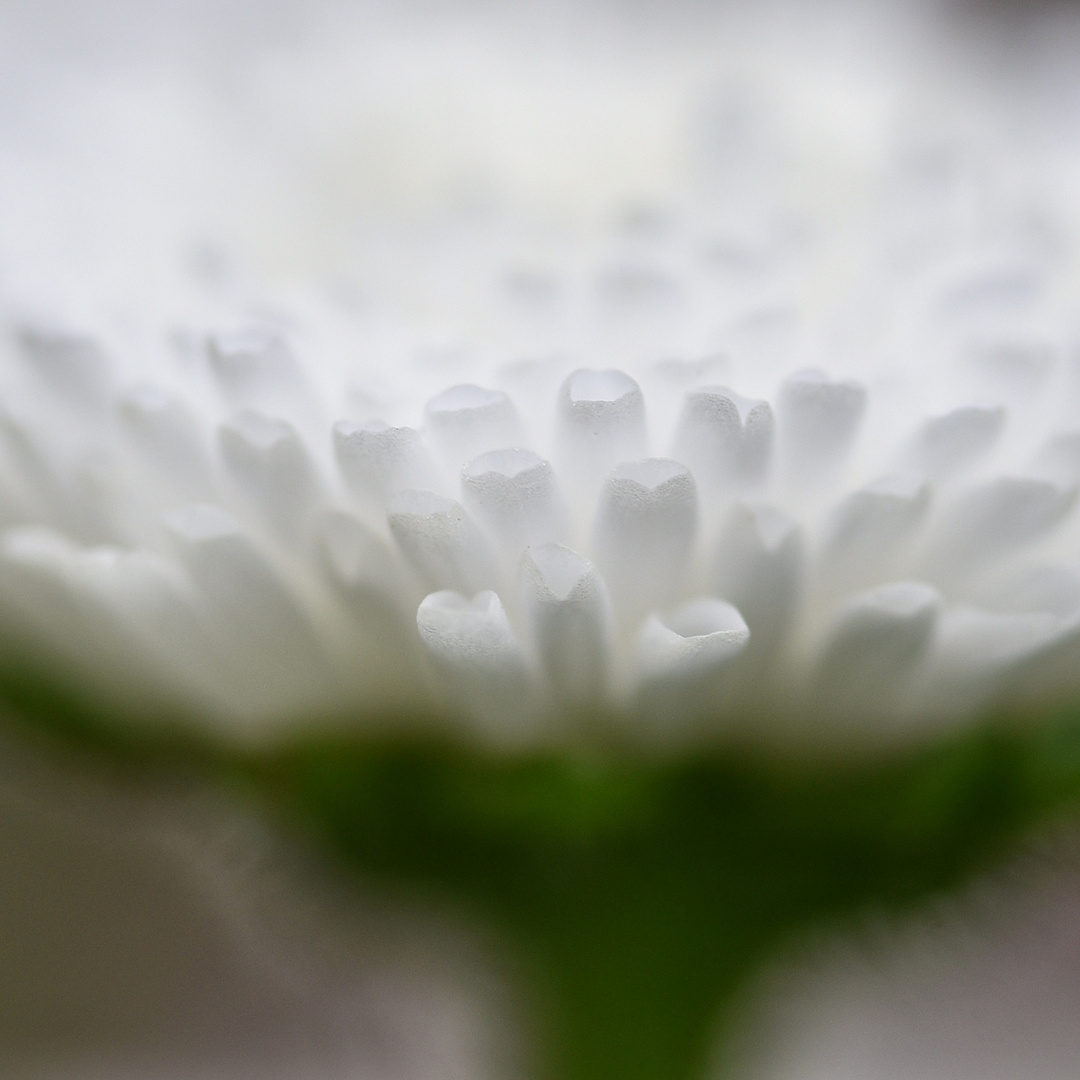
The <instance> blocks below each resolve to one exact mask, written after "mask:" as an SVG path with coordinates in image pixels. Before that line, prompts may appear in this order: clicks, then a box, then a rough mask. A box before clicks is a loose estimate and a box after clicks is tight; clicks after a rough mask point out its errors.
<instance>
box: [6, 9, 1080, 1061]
mask: <svg viewBox="0 0 1080 1080" xmlns="http://www.w3.org/2000/svg"><path fill="white" fill-rule="evenodd" d="M17 10H18V9H17ZM214 11H215V12H217V9H216V8H215V9H214ZM829 11H830V17H829V18H825V19H823V20H822V21H821V22H820V23H817V22H815V20H814V19H813V18H811V17H809V16H808V14H807V13H806V12H799V11H796V10H793V9H790V8H788V7H786V6H784V5H775V6H770V8H769V10H768V12H767V13H764V14H762V15H760V16H757V17H755V18H753V19H747V20H745V21H744V20H740V19H738V18H736V16H735V15H734V14H730V13H729V14H726V15H712V14H709V13H706V12H698V11H694V10H691V9H690V8H687V9H685V10H684V11H683V12H682V15H681V17H680V18H679V19H678V20H674V19H669V20H661V19H658V17H657V16H656V15H655V13H650V12H648V11H644V12H637V13H630V12H622V13H613V12H608V13H606V14H602V13H600V12H591V13H587V14H581V13H577V14H575V13H574V12H571V11H569V10H564V9H562V8H560V7H558V6H556V7H553V8H551V9H549V10H547V11H546V12H545V13H544V16H543V17H541V16H540V15H539V14H538V13H532V14H521V15H520V17H519V16H509V15H506V16H500V17H498V18H497V17H495V16H494V15H490V16H488V17H486V18H484V19H477V18H476V17H475V16H474V15H467V16H464V17H463V16H461V14H460V13H457V12H455V13H449V12H447V11H444V10H438V11H423V10H421V9H415V10H413V9H409V10H405V11H403V12H398V13H395V14H393V15H391V14H388V13H379V12H376V11H374V10H363V11H360V12H346V11H344V10H342V9H339V8H338V7H336V6H335V5H333V4H329V3H328V4H327V5H325V7H319V8H318V9H317V10H316V11H314V12H313V13H311V14H308V15H304V16H303V17H301V15H300V13H299V11H298V10H293V9H292V8H289V7H285V8H282V9H281V10H280V11H276V14H275V16H274V17H273V18H271V13H270V12H266V13H256V12H255V11H252V10H248V9H247V8H246V7H244V5H238V6H237V7H236V8H231V7H226V8H225V9H222V12H221V13H218V14H214V15H213V16H211V14H210V10H209V9H206V10H203V9H202V8H200V7H199V6H198V5H192V6H191V7H190V8H185V9H184V10H182V11H180V12H177V13H173V14H170V15H167V16H154V17H150V16H147V15H146V14H145V13H142V12H141V9H140V10H139V11H138V12H130V13H126V14H121V13H120V9H119V8H117V9H116V11H115V12H112V13H111V14H110V17H109V18H108V19H106V20H105V21H106V23H107V25H108V27H109V33H106V34H104V35H101V36H100V37H95V35H94V28H95V27H96V26H97V24H98V20H97V9H96V8H95V9H94V11H93V12H91V11H90V9H84V8H82V7H79V6H78V5H76V6H75V7H74V8H73V9H72V12H71V15H72V18H73V20H74V26H75V31H74V33H73V38H72V39H71V40H68V39H67V38H66V37H65V36H64V35H62V34H59V33H57V28H56V26H54V25H53V24H52V23H51V22H50V21H49V19H48V16H39V15H35V14H34V13H33V12H31V11H30V10H29V9H28V10H27V11H21V10H20V11H19V15H18V16H16V15H12V16H11V17H10V19H9V21H10V24H11V27H12V30H11V34H10V35H9V40H11V41H13V42H14V43H15V44H14V45H13V47H12V48H11V59H12V69H11V70H12V74H11V75H10V76H8V77H9V78H10V79H11V81H12V84H13V86H14V88H15V89H16V91H17V94H16V95H15V96H20V95H23V96H26V97H27V98H28V100H29V101H30V102H31V103H32V105H33V108H32V109H30V110H28V111H24V110H19V111H18V112H16V113H14V114H12V115H8V116H6V117H5V118H4V123H5V128H6V131H7V132H8V133H9V134H8V140H7V147H6V149H5V150H4V153H3V155H2V157H0V184H2V186H3V188H2V189H3V191H4V202H5V205H6V206H7V207H8V208H9V209H8V210H7V211H6V213H5V216H4V221H3V226H2V228H3V235H2V239H3V243H4V254H3V258H4V261H3V264H2V265H0V312H2V315H3V319H4V321H5V325H6V328H7V335H6V338H5V341H4V350H3V355H2V357H0V524H2V531H0V632H2V634H3V645H4V654H3V655H4V662H3V666H2V670H0V678H2V682H3V689H4V693H5V696H6V698H7V700H8V701H9V703H10V704H11V705H12V706H13V707H14V710H15V711H16V712H21V713H23V714H24V715H25V716H27V717H29V718H31V719H33V720H34V721H35V722H36V723H38V724H39V725H41V726H50V725H51V726H52V727H53V728H56V729H60V730H62V731H65V732H67V733H68V734H69V735H72V736H74V737H76V738H82V739H93V740H96V741H97V742H99V743H101V742H103V741H104V742H105V743H107V744H108V745H109V746H111V747H113V748H114V750H115V752H118V753H125V752H130V751H131V749H132V748H138V749H139V750H140V751H146V750H147V749H148V748H149V752H151V753H156V754H159V755H160V754H161V753H163V752H166V751H168V752H172V753H176V754H182V755H184V756H185V757H186V758H191V757H194V758H195V759H198V760H200V761H202V762H203V763H204V764H205V763H206V762H213V763H214V766H213V767H214V768H217V769H220V770H224V772H225V773H226V774H227V775H228V776H230V777H232V778H233V780H234V781H236V780H242V782H243V783H244V784H245V786H248V787H253V788H255V789H257V790H259V791H261V792H263V793H264V794H267V793H268V794H269V796H270V801H271V803H272V804H274V805H275V806H276V807H277V808H278V809H279V810H281V809H285V810H286V812H297V811H298V812H300V813H302V814H303V815H304V816H305V817H306V819H307V820H308V821H309V823H310V822H311V821H312V820H315V821H317V823H318V827H319V828H321V829H323V830H324V832H325V835H326V836H328V837H329V838H330V839H331V840H332V841H333V842H334V843H336V844H337V845H338V846H339V847H340V848H342V849H343V850H344V851H345V852H347V853H348V854H349V855H350V856H352V857H353V859H354V860H355V862H356V863H357V864H358V865H359V866H361V867H362V868H364V869H366V870H368V871H371V872H376V873H384V874H386V875H388V876H390V877H396V878H406V879H408V880H410V881H412V882H414V883H416V884H418V885H420V886H422V887H425V888H430V889H432V890H434V891H436V892H440V893H447V894H450V895H453V896H454V897H456V898H457V899H458V900H459V901H462V902H464V903H466V904H467V905H471V906H472V907H473V908H474V909H476V910H479V911H482V913H483V914H484V915H485V917H489V918H490V919H491V920H492V922H493V924H495V925H497V926H498V927H499V928H500V929H501V930H502V931H503V932H505V933H507V935H508V936H514V937H516V939H517V940H518V941H519V942H520V943H523V948H522V955H524V956H525V957H526V960H525V966H526V968H527V969H528V970H529V971H530V972H531V973H532V975H533V976H534V978H533V984H534V985H535V986H536V987H537V988H538V989H537V991H536V993H537V996H538V998H544V999H545V1000H550V1001H551V1002H552V1003H553V1004H551V1005H550V1006H549V1015H548V1021H549V1023H550V1025H551V1027H552V1028H553V1030H557V1031H559V1032H560V1033H561V1036H560V1037H561V1039H562V1043H561V1045H560V1046H559V1047H558V1049H556V1050H553V1051H551V1055H550V1060H548V1059H547V1058H544V1061H545V1066H544V1067H547V1068H549V1070H551V1071H552V1073H553V1075H558V1076H564V1077H566V1078H570V1077H578V1078H581V1080H584V1078H586V1077H591V1078H594V1080H596V1078H599V1077H602V1076H607V1075H611V1076H615V1075H619V1076H622V1077H632V1076H642V1077H645V1076H653V1075H661V1074H663V1075H668V1076H682V1075H691V1074H692V1073H693V1072H694V1071H695V1070H696V1069H698V1068H700V1067H701V1063H702V1060H703V1057H702V1055H703V1053H704V1049H703V1048H704V1047H705V1046H706V1044H707V1031H708V1027H709V1024H710V1023H711V1022H712V1018H713V1017H714V1014H715V1011H716V1008H717V1004H718V1002H719V1001H721V1000H722V999H723V998H724V996H725V994H726V993H727V989H726V988H727V987H728V986H729V985H730V984H731V983H732V982H733V981H734V980H737V979H738V978H739V977H741V975H742V974H743V973H744V972H745V971H746V970H747V969H748V968H749V967H750V966H751V965H752V964H753V963H754V962H756V960H757V958H758V957H759V956H760V953H761V950H762V949H764V948H765V947H766V945H767V943H769V942H772V941H773V940H775V939H776V937H777V935H779V934H781V933H785V932H788V931H789V929H790V928H791V927H792V926H794V925H796V924H798V923H800V922H805V921H806V920H808V919H811V918H817V917H821V916H823V915H825V914H829V913H833V912H836V911H838V910H841V909H845V908H848V907H851V906H854V905H857V904H860V903H864V902H866V901H868V900H873V899H884V900H887V901H893V900H901V899H907V898H913V897H914V896H917V895H919V894H921V893H923V892H925V891H926V890H928V889H932V888H937V887H940V886H942V885H944V884H946V883H948V882H950V881H951V880H953V879H954V878H955V876H956V875H958V874H960V873H961V872H963V871H965V870H966V869H967V868H969V867H970V866H971V865H974V864H976V863H977V862H978V860H980V859H982V858H984V857H985V856H986V855H987V854H988V853H989V852H990V851H992V850H994V849H995V845H997V844H999V843H1000V842H1001V840H1002V839H1003V838H1005V837H1007V836H1008V835H1011V834H1012V832H1014V831H1015V830H1017V829H1019V828H1021V827H1023V826H1024V825H1025V824H1026V823H1027V822H1029V821H1030V820H1032V819H1034V818H1037V817H1038V815H1039V814H1040V813H1044V812H1046V811H1047V810H1048V808H1049V807H1051V806H1055V805H1057V804H1058V802H1059V800H1060V799H1062V798H1064V797H1065V796H1066V795H1067V794H1069V793H1070V792H1071V791H1072V786H1073V783H1074V779H1075V776H1074V772H1075V770H1071V769H1070V768H1069V767H1067V766H1066V765H1064V764H1063V762H1062V759H1061V758H1060V755H1056V754H1055V752H1054V750H1053V749H1052V748H1048V746H1047V740H1048V739H1049V738H1050V737H1051V735H1048V734H1047V733H1051V734H1052V735H1053V736H1054V737H1056V736H1057V733H1059V732H1060V730H1061V724H1060V723H1059V722H1057V721H1053V722H1052V720H1051V718H1052V717H1053V716H1055V715H1056V714H1060V713H1061V711H1062V710H1063V709H1064V708H1065V707H1067V706H1068V705H1069V704H1070V703H1071V702H1073V701H1075V699H1076V695H1077V691H1078V689H1080V687H1078V686H1077V682H1078V679H1080V675H1078V672H1080V663H1078V662H1077V661H1078V660H1080V563H1078V560H1077V558H1076V551H1077V539H1078V530H1080V514H1078V513H1077V512H1076V504H1077V497H1078V485H1080V425H1078V424H1077V422H1076V420H1075V416H1076V412H1077V407H1078V404H1080V369H1078V368H1077V364H1076V349H1077V339H1076V331H1077V325H1076V319H1075V310H1074V305H1073V292H1074V289H1075V283H1076V274H1077V260H1076V246H1075V228H1076V213H1075V209H1074V207H1073V205H1072V201H1071V198H1070V194H1071V190H1072V185H1073V184H1074V182H1075V178H1076V177H1075V173H1076V168H1077V164H1078V159H1077V158H1076V155H1075V151H1074V150H1073V149H1072V147H1071V144H1070V142H1069V141H1068V136H1069V135H1070V134H1071V132H1072V131H1073V126H1074V114H1073V110H1074V107H1075V102H1076V100H1077V97H1076V95H1077V89H1078V87H1077V85H1076V80H1075V77H1074V76H1073V75H1072V72H1071V70H1070V69H1069V68H1068V66H1067V65H1065V64H1058V63H1055V62H1053V56H1052V55H1051V53H1050V50H1049V49H1046V50H1044V51H1043V53H1042V54H1040V55H1041V56H1045V57H1048V59H1046V60H1045V63H1043V64H1042V66H1041V68H1040V71H1039V76H1040V77H1039V79H1037V80H1030V79H1026V78H1025V79H1024V80H1021V78H1020V75H1021V74H1025V75H1026V73H1028V72H1029V70H1030V69H1029V68H1028V67H1027V66H1024V65H1018V70H1017V73H1016V76H1015V83H1014V82H1009V81H1007V80H1004V79H1003V80H1001V81H995V80H991V79H990V78H989V77H988V76H987V74H986V73H985V72H983V71H981V70H980V66H979V61H980V56H981V55H984V54H983V53H980V52H978V51H977V50H976V51H973V50H968V49H966V48H965V47H964V44H963V42H962V41H956V40H953V38H952V37H950V36H949V35H948V34H947V33H946V34H944V39H943V41H942V43H941V44H939V45H937V46H935V45H932V44H930V41H931V40H932V34H931V31H932V30H933V29H934V28H935V27H936V28H939V29H941V28H943V27H944V26H945V25H946V24H945V22H944V16H943V15H942V14H940V13H937V14H935V12H934V11H933V10H930V9H928V10H927V11H925V12H921V13H916V14H912V13H907V14H905V13H903V12H901V11H898V10H893V8H892V7H890V6H887V5H871V6H869V7H867V8H866V9H865V10H860V11H856V12H850V11H849V12H845V13H843V14H842V16H838V15H837V14H836V13H835V12H832V10H831V9H829ZM114 15H115V18H113V16H114ZM264 16H265V17H264ZM211 17H212V18H214V19H217V20H218V21H219V24H218V25H217V26H216V27H215V28H214V29H213V30H211V29H210V28H209V26H208V25H207V23H206V21H205V20H208V19H210V18H211ZM80 20H88V21H87V22H86V25H85V26H83V25H82V23H81V21H80ZM83 31H87V32H88V34H89V41H87V40H84V39H83V37H82V33H83ZM123 33H126V34H127V35H128V37H129V40H123V38H122V37H121V36H120V35H121V34H123ZM211 40H213V42H214V46H213V47H211V48H204V46H205V45H206V44H207V43H208V42H210V41H211ZM853 42H854V43H857V47H854V46H853ZM117 59H119V60H120V61H121V62H119V63H118V62H116V60H117ZM20 100H21V96H20ZM830 866H831V867H833V872H832V873H830V872H827V870H826V868H827V867H830ZM781 871H782V872H783V874H784V875H786V877H783V880H784V881H785V882H786V884H785V885H784V886H783V887H782V888H779V887H778V886H777V881H778V880H780V878H774V877H773V875H778V874H781ZM788 878H790V879H791V882H793V883H794V884H791V883H788ZM778 893H783V894H784V895H783V896H780V895H778ZM623 991H625V992H623ZM541 1057H542V1058H543V1057H544V1055H543V1052H541Z"/></svg>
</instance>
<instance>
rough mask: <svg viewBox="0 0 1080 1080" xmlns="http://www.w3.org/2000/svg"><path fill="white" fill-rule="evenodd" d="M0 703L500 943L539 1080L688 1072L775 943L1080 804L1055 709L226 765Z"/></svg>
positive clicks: (276, 756) (24, 682)
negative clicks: (799, 737) (857, 731)
mask: <svg viewBox="0 0 1080 1080" xmlns="http://www.w3.org/2000/svg"><path fill="white" fill-rule="evenodd" d="M0 702H6V703H7V705H8V706H9V709H10V710H11V711H10V712H9V713H8V715H9V716H11V717H12V718H15V717H16V716H21V718H22V721H23V723H24V724H25V725H26V726H27V727H29V728H31V729H33V730H34V731H37V732H39V733H42V732H51V733H52V734H53V735H54V736H56V737H59V739H60V740H61V741H62V742H64V743H67V744H70V745H74V746H78V747H81V748H82V749H83V751H84V752H86V753H95V754H96V755H97V756H98V757H99V758H100V759H103V760H105V761H107V762H110V763H112V764H114V765H116V766H119V767H123V768H124V769H128V770H130V769H134V768H140V767H149V768H150V769H151V770H161V769H163V768H164V769H176V768H183V769H185V770H191V769H195V770H198V771H200V772H202V773H203V774H204V775H208V776H210V777H212V778H215V779H216V780H217V781H218V782H220V783H223V784H225V785H228V786H230V787H232V788H233V789H234V790H237V789H239V793H241V794H242V795H243V796H244V797H245V798H248V799H251V800H254V801H256V802H259V803H261V804H262V805H263V806H265V807H267V808H268V809H269V810H270V811H271V812H272V813H274V814H275V815H277V816H279V817H280V816H285V817H287V818H290V819H291V820H292V822H293V823H294V824H295V823H296V822H297V821H300V822H301V823H302V825H303V827H304V828H305V829H307V830H308V831H309V832H311V833H312V834H314V835H315V836H321V837H322V838H323V840H324V841H325V842H326V843H327V845H328V846H329V847H330V848H331V849H332V851H333V853H334V854H335V855H336V856H338V857H339V858H340V859H341V860H342V861H343V863H344V865H346V866H351V867H353V868H355V869H357V870H359V871H360V872H362V873H363V874H364V875H365V876H367V877H370V876H371V875H379V876H382V877H384V878H385V879H386V880H387V881H389V882H392V883H395V884H397V885H399V886H400V885H404V886H406V887H408V888H410V889H414V890H416V891H417V892H418V893H419V894H420V895H425V896H429V897H430V896H436V897H440V898H443V899H444V900H446V901H447V902H449V903H450V904H452V905H456V906H457V907H458V908H459V909H461V910H462V911H464V912H465V913H467V914H469V915H471V916H472V917H474V918H476V919H478V920H480V921H481V922H483V923H484V924H486V925H487V926H489V927H490V928H491V929H492V930H494V931H495V932H496V933H497V934H501V935H502V939H503V941H504V944H505V945H506V946H508V948H509V949H510V950H511V953H512V954H513V955H514V956H516V958H517V960H518V962H519V965H520V968H521V971H522V974H523V976H524V982H525V984H526V985H525V990H526V993H527V994H529V995H531V998H530V999H527V1000H531V1001H532V1002H533V1004H534V1006H535V1019H536V1035H537V1043H536V1047H537V1064H538V1069H539V1073H540V1075H541V1076H542V1077H543V1078H544V1080H616V1078H617V1080H694V1078H696V1077H700V1076H702V1075H704V1072H705V1069H706V1066H707V1062H708V1058H709V1054H710V1049H711V1047H712V1045H713V1042H714V1036H715V1035H716V1034H717V1032H718V1031H720V1032H721V1033H722V1021H723V1019H724V1009H725V1006H727V1005H728V1004H730V1003H731V1002H733V1001H735V1000H736V999H737V996H738V993H739V991H740V989H741V987H742V985H743V982H744V979H745V978H746V976H747V975H748V974H749V973H750V972H752V971H754V970H756V969H757V967H758V966H759V965H760V964H761V963H762V962H763V961H764V960H765V959H766V958H767V957H768V956H769V954H770V952H772V951H775V950H776V949H777V948H779V947H780V946H781V945H782V944H783V943H784V941H785V940H787V939H789V938H791V937H792V936H794V935H796V934H798V933H803V932H805V931H806V930H807V928H809V927H811V926H813V925H815V924H818V925H820V924H821V923H822V922H823V921H833V922H835V921H836V920H840V919H844V918H850V917H852V916H853V915H856V914H857V913H858V912H860V911H865V910H866V909H867V907H868V906H873V907H875V908H877V909H881V908H886V909H892V910H895V909H898V908H902V907H904V906H906V905H912V904H915V903H918V902H920V901H922V900H924V899H925V898H926V897H927V896H929V895H931V894H933V893H935V892H938V891H941V890H944V889H948V888H952V887H955V886H956V885H957V884H958V883H959V882H961V881H963V880H965V879H966V878H968V877H970V876H971V875H972V874H974V873H977V872H979V871H981V870H983V869H985V868H986V867H987V866H988V865H989V864H990V863H991V862H992V861H993V860H995V859H997V858H1000V857H1001V855H1002V853H1003V852H1006V851H1008V850H1009V849H1010V845H1013V844H1015V843H1016V841H1017V839H1018V838H1019V837H1022V836H1024V835H1026V834H1027V833H1029V832H1030V830H1031V829H1033V828H1035V827H1037V826H1039V825H1045V824H1046V823H1048V822H1049V821H1051V820H1052V819H1053V818H1054V817H1055V816H1059V815H1061V814H1063V813H1065V812H1068V811H1071V810H1072V808H1073V807H1074V806H1075V804H1076V801H1077V797H1078V796H1080V715H1078V714H1077V712H1076V711H1074V710H1071V711H1065V712H1062V713H1059V714H1058V715H1056V716H1045V717H1041V718H1034V717H1024V718H1018V717H1011V718H1003V720H1002V722H1001V723H999V724H989V723H986V724H984V725H983V726H982V727H981V728H980V729H979V730H977V731H974V732H967V733H961V734H959V735H956V736H954V737H953V738H951V739H950V740H942V741H941V742H939V743H938V744H935V745H934V746H932V747H928V748H922V749H917V750H908V751H904V752H901V751H899V750H898V751H896V752H895V753H893V754H891V755H889V756H887V757H881V758H877V759H865V760H861V761H855V760H852V761H848V762H837V761H832V762H829V761H823V760H818V761H806V760H800V761H791V760H789V761H787V762H784V761H781V760H779V759H778V758H777V756H776V755H775V754H772V755H769V754H765V753H763V754H761V755H758V756H757V757H751V756H746V755H743V756H741V757H740V756H739V755H738V754H736V753H734V752H733V751H730V750H729V751H727V752H720V751H718V752H717V753H716V754H714V755H712V756H708V757H702V758H699V759H696V760H689V761H672V760H655V759H635V758H627V757H624V756H619V755H618V754H614V753H612V754H607V755H599V754H598V755H594V756H592V757H582V756H580V755H577V756H576V755H573V754H571V753H568V752H567V753H551V754H549V755H548V756H546V757H534V758H531V759H521V758H512V759H511V758H498V757H492V756H489V755H485V754H483V753H480V752H477V751H475V750H469V749H467V748H464V747H455V746H451V745H439V744H434V743H425V744H417V745H413V746H410V745H400V744H394V743H385V744H380V743H377V742H370V741H367V742H365V741H360V740H350V739H349V738H347V737H343V736H333V735H327V736H325V737H323V738H321V739H320V738H306V739H303V740H301V741H298V742H296V743H294V744H292V745H284V746H279V747H278V748H276V749H275V750H274V751H272V752H262V753H260V752H233V751H228V750H225V749H224V748H222V747H221V746H219V745H216V744H212V743H211V742H210V741H209V740H199V739H195V738H192V737H191V736H190V735H189V734H185V733H188V732H190V731H191V730H192V727H191V726H190V725H187V724H184V723H182V722H179V721H178V722H177V723H176V724H174V725H169V724H167V723H165V722H162V723H157V724H154V723H143V722H136V721H135V720H133V719H131V718H129V719H130V720H131V722H130V723H128V724H127V725H125V724H123V723H121V722H120V721H119V720H118V719H117V718H116V717H114V716H112V715H111V714H110V713H109V712H108V711H107V710H101V709H94V708H92V707H89V705H88V703H86V702H84V701H83V700H82V699H81V698H79V697H78V695H76V694H74V693H65V692H64V684H63V682H62V681H61V680H58V679H42V678H39V679H33V678H29V677H28V676H27V668H26V667H25V666H23V667H19V666H14V667H9V668H6V669H0ZM339 730H340V729H339ZM399 730H400V728H399Z"/></svg>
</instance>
